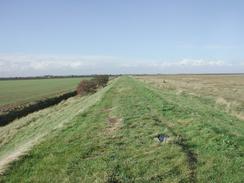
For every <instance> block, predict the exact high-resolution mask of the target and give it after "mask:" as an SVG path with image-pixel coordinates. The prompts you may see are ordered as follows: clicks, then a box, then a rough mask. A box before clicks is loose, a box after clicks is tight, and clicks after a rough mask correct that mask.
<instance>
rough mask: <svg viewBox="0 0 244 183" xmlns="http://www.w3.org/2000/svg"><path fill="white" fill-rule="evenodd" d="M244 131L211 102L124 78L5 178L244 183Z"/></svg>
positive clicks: (48, 139)
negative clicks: (163, 140) (162, 139)
mask: <svg viewBox="0 0 244 183" xmlns="http://www.w3.org/2000/svg"><path fill="white" fill-rule="evenodd" d="M243 127H244V124H243V122H242V121H240V120H238V119H236V118H234V117H232V116H230V115H228V114H226V113H225V112H223V111H221V110H218V109H216V108H215V107H214V105H213V104H212V103H211V101H208V100H206V99H202V98H199V97H193V96H188V95H177V94H176V93H175V92H174V91H169V90H165V91H160V90H157V89H153V88H151V87H150V86H149V85H145V84H143V83H141V82H138V81H136V80H133V79H131V78H128V77H122V78H120V79H119V80H117V82H115V83H114V84H113V85H112V87H111V88H109V89H108V91H107V92H106V93H105V95H104V96H103V98H102V100H100V101H98V102H97V103H96V105H94V106H92V107H91V108H89V109H88V110H87V111H86V112H83V113H81V114H79V115H78V116H76V117H75V118H73V119H72V120H71V121H70V122H69V123H67V124H66V125H65V127H64V128H62V130H60V131H58V132H57V133H54V134H53V135H51V136H49V137H47V138H46V140H45V141H42V143H40V144H39V145H37V146H35V147H34V148H33V150H31V151H30V153H28V154H27V155H26V156H24V158H22V159H20V160H19V161H16V162H14V163H13V164H12V166H11V167H10V168H9V169H8V171H6V172H5V174H4V175H3V176H2V177H1V178H0V180H1V181H3V182H16V181H17V182H226V183H227V182H243V180H244V177H243V174H242V172H243V163H244V160H243V152H244V144H243V140H244V138H243V129H244V128H243ZM159 133H163V134H166V135H168V136H169V140H168V142H167V143H158V142H157V141H155V138H154V137H155V135H157V134H159Z"/></svg>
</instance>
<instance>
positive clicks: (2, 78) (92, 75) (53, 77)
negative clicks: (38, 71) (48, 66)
mask: <svg viewBox="0 0 244 183" xmlns="http://www.w3.org/2000/svg"><path fill="white" fill-rule="evenodd" d="M96 76H99V75H96V74H91V75H64V76H54V75H45V76H28V77H0V80H27V79H55V78H83V77H96ZM108 76H110V77H111V76H114V77H116V76H120V75H111V74H110V75H108Z"/></svg>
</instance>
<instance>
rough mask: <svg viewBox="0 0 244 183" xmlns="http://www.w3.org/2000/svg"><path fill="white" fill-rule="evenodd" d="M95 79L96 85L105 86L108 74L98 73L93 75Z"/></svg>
mask: <svg viewBox="0 0 244 183" xmlns="http://www.w3.org/2000/svg"><path fill="white" fill-rule="evenodd" d="M95 80H96V82H97V84H98V86H102V87H104V86H106V85H107V83H108V81H109V76H108V75H98V76H95Z"/></svg>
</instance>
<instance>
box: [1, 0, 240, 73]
mask: <svg viewBox="0 0 244 183" xmlns="http://www.w3.org/2000/svg"><path fill="white" fill-rule="evenodd" d="M243 22H244V1H242V0H239V1H238V0H201V1H200V0H103V1H101V0H86V1H85V0H80V1H78V0H71V1H67V0H41V1H35V0H21V1H19V0H0V43H1V44H0V77H1V76H22V75H23V76H28V75H43V74H93V73H209V72H244V51H243V50H244V36H243V32H244V23H243Z"/></svg>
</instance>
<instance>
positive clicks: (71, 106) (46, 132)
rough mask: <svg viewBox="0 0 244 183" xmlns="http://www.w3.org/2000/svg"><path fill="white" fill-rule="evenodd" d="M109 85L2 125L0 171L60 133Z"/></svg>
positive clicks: (100, 96) (0, 134) (0, 133)
mask: <svg viewBox="0 0 244 183" xmlns="http://www.w3.org/2000/svg"><path fill="white" fill-rule="evenodd" d="M109 87H110V86H109ZM109 87H107V88H106V89H102V90H100V91H99V92H97V93H96V94H94V95H91V96H83V97H79V96H77V97H73V98H70V99H68V100H66V101H63V102H61V103H60V104H58V105H56V106H53V107H49V108H46V109H44V110H40V111H38V112H35V113H32V114H29V115H28V116H26V117H23V118H21V119H18V120H15V121H13V122H12V123H11V124H8V125H6V126H4V127H0V173H1V172H3V171H4V169H5V168H6V166H7V165H8V164H9V163H10V162H11V161H13V160H15V159H18V158H19V156H21V155H23V154H25V153H26V152H27V151H28V150H30V149H31V148H32V147H33V146H34V145H35V144H38V143H40V141H41V140H43V139H45V138H46V136H49V137H50V135H53V134H55V133H58V132H59V131H60V130H61V129H62V128H65V125H66V124H67V123H69V122H71V121H72V119H73V118H74V117H75V116H76V115H78V114H79V113H81V112H83V111H85V110H87V109H88V108H89V107H91V106H92V105H94V104H96V102H97V101H98V100H100V99H101V98H102V96H103V95H104V93H105V92H106V90H107V89H108V88H109Z"/></svg>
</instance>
